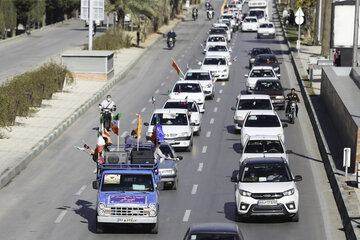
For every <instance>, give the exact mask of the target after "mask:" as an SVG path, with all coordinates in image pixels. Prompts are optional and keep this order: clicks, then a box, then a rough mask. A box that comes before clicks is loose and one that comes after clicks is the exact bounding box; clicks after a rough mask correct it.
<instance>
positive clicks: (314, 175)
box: [0, 1, 345, 240]
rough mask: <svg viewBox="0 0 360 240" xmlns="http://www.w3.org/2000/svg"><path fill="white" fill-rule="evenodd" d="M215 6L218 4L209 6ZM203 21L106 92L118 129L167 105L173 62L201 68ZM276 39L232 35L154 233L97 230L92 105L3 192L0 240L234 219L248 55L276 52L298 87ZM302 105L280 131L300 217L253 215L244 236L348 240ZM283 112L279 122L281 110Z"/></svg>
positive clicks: (174, 230) (163, 234) (114, 235)
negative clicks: (238, 109)
mask: <svg viewBox="0 0 360 240" xmlns="http://www.w3.org/2000/svg"><path fill="white" fill-rule="evenodd" d="M221 2H222V1H217V2H216V4H214V5H215V9H219V8H220V3H221ZM217 14H218V13H217ZM205 18H206V17H205V13H204V11H203V9H202V10H201V11H200V12H199V19H198V20H197V21H196V22H194V21H192V20H190V19H186V20H185V21H184V22H183V23H181V24H180V25H178V27H177V28H176V29H175V30H176V33H177V35H178V38H177V43H176V47H175V48H174V49H173V50H172V51H169V50H167V49H166V48H165V46H166V42H165V39H164V40H163V41H160V42H159V43H157V44H156V45H155V46H154V47H153V48H152V49H151V50H150V51H149V52H148V53H147V54H146V56H144V58H143V59H142V60H141V61H140V62H139V63H138V64H137V65H136V66H135V67H134V69H132V71H131V72H130V73H129V74H128V76H127V77H126V78H125V79H124V80H123V81H121V82H120V83H119V84H117V85H116V86H115V87H114V88H113V89H112V90H111V91H110V93H111V94H112V96H113V99H114V100H115V102H116V103H117V106H118V109H119V111H121V112H122V113H123V116H122V118H121V123H120V133H123V132H124V131H131V129H134V128H136V120H135V119H136V116H135V113H140V114H141V116H142V118H143V121H144V122H146V121H148V120H149V118H150V116H151V113H152V111H153V109H154V106H153V105H152V104H151V97H152V96H155V97H156V99H157V105H156V107H161V106H162V104H163V103H164V102H165V100H166V98H167V94H166V93H167V90H169V89H171V87H172V86H173V84H174V82H175V81H176V80H177V75H176V72H175V71H174V70H173V69H172V67H171V61H170V57H174V59H175V60H176V62H177V63H178V64H179V66H180V67H181V69H183V70H185V69H186V66H187V64H189V66H190V67H192V68H196V67H197V62H198V61H200V60H202V58H203V55H202V51H201V50H202V49H201V47H200V43H201V42H202V41H203V40H205V37H206V34H207V31H208V29H209V27H210V22H209V21H207V20H205ZM277 33H278V36H277V40H257V39H256V38H255V37H256V34H255V33H240V32H237V33H235V35H234V39H233V40H232V42H231V45H232V49H233V52H232V57H233V58H234V57H235V56H237V57H238V58H237V61H236V62H234V63H233V65H232V66H231V78H230V81H229V82H217V83H216V94H215V99H214V100H208V101H207V102H206V112H205V113H204V115H203V122H202V124H203V125H202V133H201V135H200V136H199V137H196V138H195V139H194V148H193V150H192V152H191V153H179V155H182V156H183V157H184V160H182V161H181V162H180V163H179V172H180V181H179V189H178V190H176V191H171V190H170V191H161V192H160V215H159V218H160V226H159V234H157V235H150V234H147V233H144V232H142V229H141V228H140V227H137V226H134V227H130V228H125V229H124V228H122V229H116V228H111V229H109V230H110V231H109V233H106V234H95V203H96V194H97V193H96V191H95V190H93V189H91V182H92V181H93V180H95V174H93V170H94V168H95V165H94V163H93V162H92V160H90V157H89V156H87V155H86V154H85V153H83V152H80V151H78V150H76V149H75V148H74V147H73V146H74V145H79V144H81V143H82V140H83V139H85V140H86V141H87V142H88V143H89V144H91V145H92V146H94V145H95V141H96V131H95V130H94V128H96V127H98V110H97V106H96V105H94V106H93V107H92V108H90V109H89V111H87V112H86V113H85V114H84V115H83V116H82V117H81V118H79V119H78V120H77V121H76V122H75V123H74V124H73V125H72V126H71V127H70V128H69V129H68V130H67V131H66V132H65V133H64V134H63V135H62V136H61V137H59V138H58V139H57V140H56V141H55V142H54V143H52V144H51V145H50V146H49V147H48V148H47V149H45V150H44V151H43V152H42V153H41V154H40V155H39V156H38V157H37V158H36V159H34V160H33V161H32V162H31V163H30V164H29V165H28V167H27V168H26V169H25V170H24V171H23V172H22V173H21V174H20V175H19V176H17V177H16V178H15V179H14V180H13V181H12V182H11V183H10V184H9V185H8V186H6V187H5V188H3V189H2V190H0V239H65V238H66V239H118V238H121V239H182V237H183V236H184V234H185V232H186V229H187V228H188V226H189V225H190V224H191V223H197V222H208V221H215V222H234V214H233V212H234V189H233V188H234V184H233V183H231V182H230V177H231V175H232V174H233V171H234V170H236V169H237V167H238V161H239V158H240V153H239V144H240V135H239V134H235V133H234V128H233V118H232V117H233V111H231V110H230V108H231V107H232V106H234V104H235V98H236V96H237V94H238V93H239V92H241V91H244V90H245V78H244V74H246V73H247V72H248V71H249V70H248V69H247V65H248V56H247V51H248V50H250V49H251V48H252V47H256V46H268V47H270V48H271V49H273V50H274V52H275V53H276V54H277V56H278V58H279V59H280V61H281V62H282V64H281V74H282V76H281V81H282V83H283V85H284V86H285V87H286V88H287V89H290V88H291V87H296V86H297V85H296V80H295V79H296V78H295V76H294V73H293V69H292V66H291V62H290V60H289V55H288V54H289V52H288V49H286V47H285V45H284V43H283V42H282V40H283V39H282V37H281V36H280V34H281V33H280V30H278V32H277ZM299 108H300V110H299V115H300V116H299V121H298V122H296V124H294V125H289V127H287V128H285V144H286V146H287V149H288V150H291V151H292V153H291V154H289V157H290V167H291V169H292V171H293V173H294V174H295V175H296V174H300V175H302V176H303V181H302V182H299V184H298V188H299V191H300V221H299V222H298V223H293V222H286V221H284V220H283V219H281V218H257V219H254V220H252V221H250V222H246V223H237V224H238V225H239V227H240V229H241V231H242V232H243V234H244V236H245V238H246V239H257V240H261V239H284V240H285V239H294V240H296V239H299V240H300V239H314V240H318V239H334V240H335V239H336V240H340V239H345V235H344V233H343V232H342V231H341V230H339V229H341V228H342V225H341V221H340V220H339V215H338V212H337V207H336V205H335V201H334V199H333V196H332V192H331V189H330V187H329V184H328V181H327V178H326V174H325V171H324V169H323V164H322V162H321V158H320V154H319V152H318V149H317V147H316V146H317V145H316V141H315V138H314V134H313V132H312V127H311V124H310V121H309V118H308V115H307V113H306V109H305V108H304V105H303V104H300V106H299ZM279 115H280V116H281V118H284V111H279ZM142 136H143V138H144V137H145V135H144V132H143V134H142ZM113 141H116V138H115V137H114V138H113Z"/></svg>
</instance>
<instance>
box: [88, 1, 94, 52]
mask: <svg viewBox="0 0 360 240" xmlns="http://www.w3.org/2000/svg"><path fill="white" fill-rule="evenodd" d="M92 40H93V6H92V2H91V0H89V51H91V50H92Z"/></svg>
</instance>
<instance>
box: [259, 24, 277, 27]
mask: <svg viewBox="0 0 360 240" xmlns="http://www.w3.org/2000/svg"><path fill="white" fill-rule="evenodd" d="M273 27H274V25H272V23H263V24H260V28H273Z"/></svg>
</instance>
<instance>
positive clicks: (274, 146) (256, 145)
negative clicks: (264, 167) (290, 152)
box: [244, 140, 284, 153]
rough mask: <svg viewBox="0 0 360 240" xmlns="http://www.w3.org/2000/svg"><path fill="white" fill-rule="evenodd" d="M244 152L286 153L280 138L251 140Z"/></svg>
mask: <svg viewBox="0 0 360 240" xmlns="http://www.w3.org/2000/svg"><path fill="white" fill-rule="evenodd" d="M244 153H284V149H283V147H282V145H281V143H280V141H279V140H249V141H248V142H247V144H246V146H245V149H244Z"/></svg>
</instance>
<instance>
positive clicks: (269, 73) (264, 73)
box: [250, 69, 275, 78]
mask: <svg viewBox="0 0 360 240" xmlns="http://www.w3.org/2000/svg"><path fill="white" fill-rule="evenodd" d="M250 77H253V78H261V77H275V74H274V71H273V70H272V69H254V70H252V71H251V73H250Z"/></svg>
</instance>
